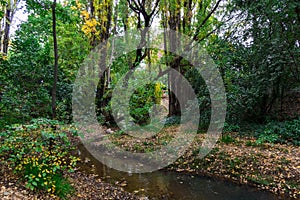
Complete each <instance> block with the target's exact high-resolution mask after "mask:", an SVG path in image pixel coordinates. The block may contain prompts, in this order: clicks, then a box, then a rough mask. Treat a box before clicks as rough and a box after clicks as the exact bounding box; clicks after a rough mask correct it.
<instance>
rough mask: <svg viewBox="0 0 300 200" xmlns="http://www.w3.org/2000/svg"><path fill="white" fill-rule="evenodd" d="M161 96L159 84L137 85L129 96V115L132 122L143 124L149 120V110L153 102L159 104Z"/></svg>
mask: <svg viewBox="0 0 300 200" xmlns="http://www.w3.org/2000/svg"><path fill="white" fill-rule="evenodd" d="M161 96H162V90H161V84H160V83H159V82H157V83H155V84H146V85H145V86H144V87H139V88H137V90H136V91H135V92H134V93H133V95H132V96H131V98H130V103H129V105H130V115H131V116H132V117H133V118H134V122H135V123H137V124H139V125H145V124H148V123H149V122H150V114H149V110H150V109H151V107H152V106H153V105H154V104H160V101H161Z"/></svg>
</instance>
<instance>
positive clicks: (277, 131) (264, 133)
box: [256, 118, 300, 145]
mask: <svg viewBox="0 0 300 200" xmlns="http://www.w3.org/2000/svg"><path fill="white" fill-rule="evenodd" d="M256 135H257V137H258V140H257V142H258V143H262V142H271V143H277V142H279V143H292V144H295V145H300V118H298V119H294V120H290V121H285V122H274V121H272V122H269V123H267V124H266V125H265V126H263V127H262V128H261V129H259V130H258V131H257V132H256Z"/></svg>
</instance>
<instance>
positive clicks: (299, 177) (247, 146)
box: [107, 126, 300, 199]
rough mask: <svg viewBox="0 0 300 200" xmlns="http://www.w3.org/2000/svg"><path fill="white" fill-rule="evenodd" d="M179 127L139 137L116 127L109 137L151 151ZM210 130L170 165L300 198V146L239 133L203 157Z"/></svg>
mask: <svg viewBox="0 0 300 200" xmlns="http://www.w3.org/2000/svg"><path fill="white" fill-rule="evenodd" d="M176 132H177V128H176V127H175V126H171V127H168V128H165V129H163V131H161V132H160V133H158V134H157V135H155V136H153V137H152V138H147V139H142V140H136V139H134V138H133V137H131V136H129V135H127V134H124V133H123V132H120V131H116V132H114V133H113V134H110V135H107V137H108V138H109V139H110V140H112V141H114V143H115V144H116V145H118V146H121V147H122V148H125V149H126V150H128V151H132V152H151V151H154V150H156V149H159V148H160V147H161V146H163V145H167V144H168V143H169V142H170V141H171V140H172V138H173V137H174V134H176ZM205 136H206V134H196V136H195V138H194V141H193V143H192V145H190V148H189V149H188V150H187V151H186V152H185V153H184V154H183V156H181V157H180V158H179V159H177V161H176V162H175V163H173V164H171V165H169V166H168V167H167V169H168V170H175V171H177V172H182V173H191V174H201V175H206V176H211V177H218V178H220V179H224V180H229V181H233V182H235V183H238V184H247V185H250V186H254V187H257V188H258V189H259V190H267V191H270V192H272V193H275V194H277V196H280V197H281V198H282V199H287V198H291V199H300V147H299V146H294V145H287V144H270V143H263V144H257V143H256V139H255V138H254V137H250V136H241V135H240V134H239V133H230V134H226V135H223V137H222V138H223V139H220V140H219V141H218V142H217V144H216V145H215V146H214V148H213V149H212V150H211V151H210V153H208V154H207V155H206V156H205V157H203V158H200V157H199V147H201V144H202V142H203V141H204V138H205Z"/></svg>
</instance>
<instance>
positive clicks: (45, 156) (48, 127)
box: [0, 119, 79, 197]
mask: <svg viewBox="0 0 300 200" xmlns="http://www.w3.org/2000/svg"><path fill="white" fill-rule="evenodd" d="M0 136H1V137H0V138H1V140H0V145H1V147H0V155H1V157H4V158H6V161H5V162H6V163H2V164H6V165H8V166H9V167H11V168H12V169H14V172H15V173H16V174H18V175H20V176H21V177H22V179H23V180H24V181H25V182H26V187H27V188H29V189H31V190H35V189H40V190H45V191H47V192H49V193H52V194H55V195H57V196H59V197H65V196H66V195H67V194H68V193H70V192H71V191H72V187H71V185H70V184H69V183H68V182H67V180H65V178H63V176H62V174H63V172H64V171H65V170H68V171H73V169H74V167H75V166H76V162H77V161H78V160H79V158H77V157H75V156H72V155H71V150H72V149H73V148H72V146H71V144H70V142H69V140H68V137H67V134H66V132H64V131H62V130H61V128H60V124H59V123H58V121H55V120H48V119H38V120H33V121H32V123H31V124H29V125H18V124H16V125H12V126H6V130H5V131H4V132H1V133H0Z"/></svg>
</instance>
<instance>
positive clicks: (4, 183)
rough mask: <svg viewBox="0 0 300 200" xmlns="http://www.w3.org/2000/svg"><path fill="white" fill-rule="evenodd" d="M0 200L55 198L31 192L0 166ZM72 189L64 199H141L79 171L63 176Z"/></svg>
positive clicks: (42, 199) (95, 176)
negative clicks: (70, 193)
mask: <svg viewBox="0 0 300 200" xmlns="http://www.w3.org/2000/svg"><path fill="white" fill-rule="evenodd" d="M0 167H1V171H0V199H1V200H2V199H3V200H5V199H7V200H34V199H36V200H52V199H53V200H54V199H58V198H57V197H56V196H54V195H51V194H49V193H46V192H37V191H31V190H29V189H28V188H26V187H25V186H24V184H23V183H22V182H20V181H19V178H18V177H17V176H14V175H13V174H12V173H11V170H10V169H7V167H6V166H0ZM64 176H65V177H66V178H67V179H68V180H69V181H70V183H71V185H72V186H73V187H74V189H75V191H74V193H72V195H68V196H67V197H66V199H70V200H77V199H94V200H99V199H119V200H123V199H133V200H138V199H143V198H142V197H137V196H135V195H133V194H131V193H129V192H126V191H124V189H123V188H121V187H117V186H113V185H111V184H108V183H105V182H103V181H102V180H101V179H100V178H99V177H98V176H97V175H93V174H89V175H88V174H85V173H82V172H80V171H76V172H74V173H66V174H65V175H64Z"/></svg>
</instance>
